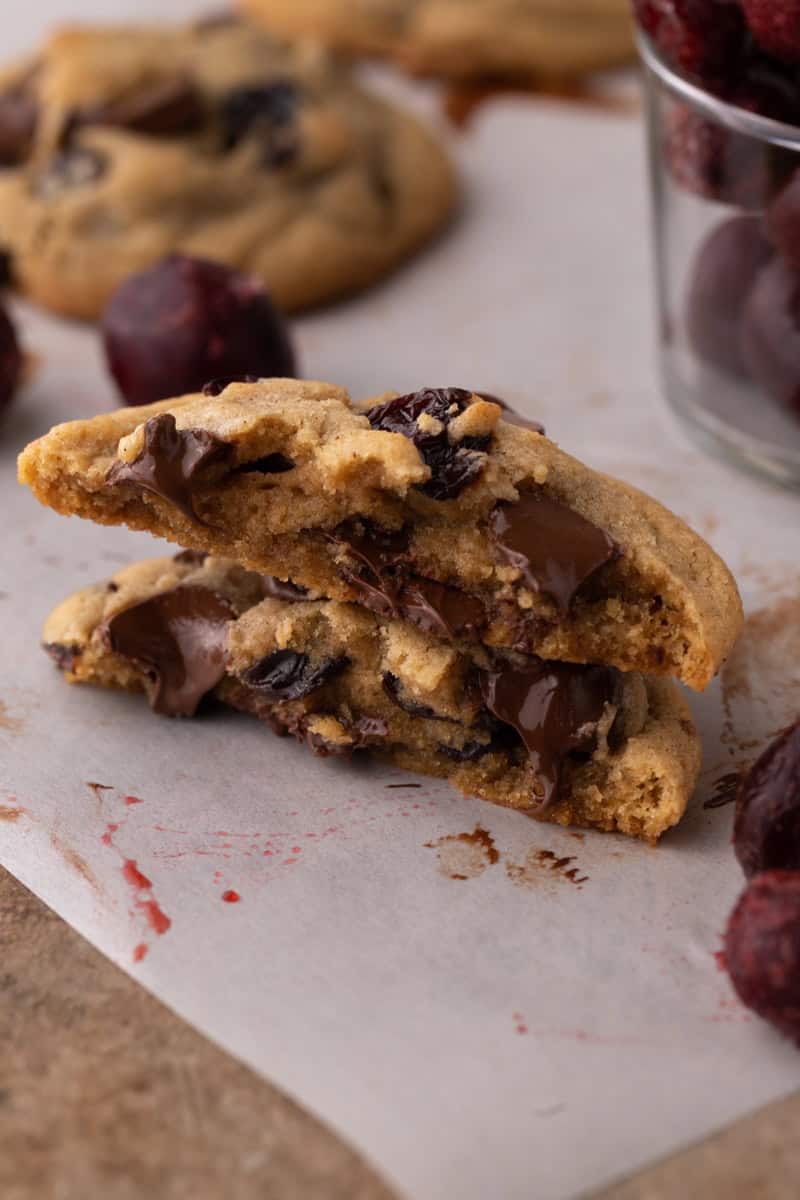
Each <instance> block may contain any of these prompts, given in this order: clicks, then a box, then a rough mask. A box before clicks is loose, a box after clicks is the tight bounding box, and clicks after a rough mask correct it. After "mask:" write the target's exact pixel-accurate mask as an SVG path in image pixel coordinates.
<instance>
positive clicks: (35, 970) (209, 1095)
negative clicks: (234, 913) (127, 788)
mask: <svg viewBox="0 0 800 1200" xmlns="http://www.w3.org/2000/svg"><path fill="white" fill-rule="evenodd" d="M0 1047H2V1050H0V1197H2V1200H142V1198H143V1197H152V1198H153V1200H223V1198H224V1200H256V1198H257V1200H301V1198H302V1200H309V1198H311V1197H313V1198H315V1200H316V1198H319V1200H391V1193H390V1192H389V1190H388V1189H387V1188H386V1187H385V1186H384V1185H383V1184H382V1183H381V1182H380V1181H379V1180H378V1178H377V1177H376V1175H375V1174H374V1173H373V1172H372V1171H371V1170H370V1169H369V1168H368V1167H367V1166H366V1165H365V1164H364V1163H363V1162H362V1161H360V1160H359V1159H358V1157H357V1156H356V1155H355V1154H354V1153H353V1152H352V1151H351V1150H350V1149H348V1148H347V1147H346V1146H345V1144H344V1143H343V1142H341V1141H339V1140H338V1138H336V1137H335V1136H334V1135H333V1134H332V1133H330V1132H329V1131H328V1130H327V1129H326V1128H325V1127H323V1126H322V1125H320V1124H319V1123H318V1122H317V1121H315V1120H314V1119H313V1118H312V1117H310V1116H308V1115H307V1114H306V1113H304V1112H303V1111H302V1110H301V1109H299V1108H298V1107H297V1106H296V1105H295V1104H293V1103H292V1102H291V1101H289V1100H287V1099H286V1098H285V1097H284V1096H283V1095H281V1093H280V1092H279V1091H277V1090H276V1089H275V1088H274V1087H272V1086H270V1084H268V1083H266V1082H264V1081H263V1080H261V1079H259V1078H258V1077H257V1076H256V1075H255V1074H253V1073H252V1072H251V1071H249V1070H248V1069H246V1068H245V1067H243V1066H241V1065H240V1064H239V1063H237V1062H236V1061H235V1060H234V1059H232V1058H230V1057H229V1056H228V1055H227V1054H224V1053H223V1052H222V1051H221V1050H219V1049H217V1048H216V1047H215V1046H213V1045H212V1044H211V1043H210V1042H208V1041H206V1039H205V1038H203V1037H201V1036H200V1034H198V1033H196V1032H195V1031H194V1030H192V1029H191V1028H190V1027H189V1026H188V1025H185V1024H184V1023H183V1022H182V1021H181V1020H179V1019H178V1018H177V1017H175V1016H173V1014H172V1013H170V1012H169V1011H168V1010H167V1009H166V1008H164V1007H163V1005H161V1004H160V1003H159V1002H158V1001H156V1000H154V999H153V997H152V996H150V995H149V994H148V993H147V992H145V991H144V990H143V989H142V988H140V987H139V986H138V985H137V984H136V983H135V982H134V981H133V980H131V979H129V978H128V976H126V975H124V974H123V973H122V972H121V971H120V970H118V969H117V968H116V967H115V966H113V964H112V963H110V962H109V961H108V960H106V959H105V958H103V956H102V955H101V954H100V953H99V952H98V951H96V950H94V949H93V948H92V947H91V946H90V945H89V944H88V943H87V942H85V941H84V940H83V939H82V938H81V937H80V936H79V935H78V934H77V933H75V931H74V930H72V929H70V928H68V927H67V926H66V925H65V924H64V923H63V922H62V921H61V920H60V919H59V918H58V917H57V916H56V915H55V914H54V913H52V912H51V911H50V910H49V909H47V908H46V907H45V906H44V905H43V904H41V903H40V902H39V901H38V900H36V899H35V897H33V896H32V895H31V893H30V892H28V891H27V890H26V889H25V888H23V887H22V886H21V885H20V884H19V883H17V881H16V880H14V879H12V877H11V876H10V875H8V874H6V872H4V871H3V870H2V869H1V868H0Z"/></svg>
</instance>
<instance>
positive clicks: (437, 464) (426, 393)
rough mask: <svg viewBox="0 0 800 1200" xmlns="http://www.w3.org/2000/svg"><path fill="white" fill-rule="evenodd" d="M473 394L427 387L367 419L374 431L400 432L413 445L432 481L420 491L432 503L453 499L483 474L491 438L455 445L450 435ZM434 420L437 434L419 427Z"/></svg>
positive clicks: (465, 440) (382, 406) (381, 407)
mask: <svg viewBox="0 0 800 1200" xmlns="http://www.w3.org/2000/svg"><path fill="white" fill-rule="evenodd" d="M471 399H472V393H471V392H466V391H464V389H463V388H424V389H423V390H422V391H419V392H412V393H411V394H409V395H407V396H398V397H397V398H396V399H394V400H389V401H387V403H386V404H380V405H378V406H377V407H376V408H371V409H370V410H369V411H368V412H367V413H366V416H367V418H368V420H369V423H370V425H371V426H372V428H373V429H380V430H383V431H384V432H385V433H400V434H402V435H403V437H407V438H408V439H409V440H410V441H412V442H413V443H414V445H415V446H416V448H417V450H419V452H420V455H421V456H422V458H423V460H424V461H425V463H426V465H427V466H428V467H430V469H431V478H430V479H429V480H428V482H427V483H423V484H421V485H420V488H419V490H420V491H422V492H424V494H425V495H426V496H430V497H431V498H432V499H433V500H453V499H455V497H456V496H459V495H460V494H461V492H462V491H463V490H464V488H465V487H466V486H467V485H468V484H470V483H472V481H473V479H475V478H477V476H478V475H479V474H480V473H481V471H482V470H483V468H484V465H485V459H484V458H483V456H482V454H481V453H479V452H480V451H484V450H486V447H487V446H488V445H489V442H490V440H491V439H490V438H489V437H468V438H462V440H461V441H460V442H458V443H456V444H455V445H454V444H452V443H451V442H450V440H449V438H448V436H447V429H448V426H449V425H450V422H451V421H453V420H455V418H456V417H458V416H460V415H461V413H463V411H464V409H465V408H468V407H469V403H470V401H471ZM423 414H425V415H427V416H429V417H432V418H433V419H434V420H436V421H438V422H439V423H440V424H441V425H442V429H441V430H440V431H439V432H438V433H428V432H426V431H425V430H424V429H420V427H419V418H420V417H421V416H422V415H423Z"/></svg>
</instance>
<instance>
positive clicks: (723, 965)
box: [714, 950, 728, 972]
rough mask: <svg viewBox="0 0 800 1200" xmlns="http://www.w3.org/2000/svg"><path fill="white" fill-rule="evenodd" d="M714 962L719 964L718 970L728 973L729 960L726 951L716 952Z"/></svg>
mask: <svg viewBox="0 0 800 1200" xmlns="http://www.w3.org/2000/svg"><path fill="white" fill-rule="evenodd" d="M714 962H715V963H716V964H717V970H718V971H725V972H727V970H728V960H727V958H726V957H725V951H724V950H716V951H715V952H714Z"/></svg>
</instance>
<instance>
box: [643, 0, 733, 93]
mask: <svg viewBox="0 0 800 1200" xmlns="http://www.w3.org/2000/svg"><path fill="white" fill-rule="evenodd" d="M633 8H634V12H635V14H636V17H637V19H638V21H639V24H640V25H641V26H642V28H643V29H644V30H645V32H646V33H648V34H649V35H650V37H651V38H652V39H653V41H654V42H655V44H656V45H657V46H658V48H659V50H660V51H661V53H662V54H663V55H664V57H665V58H666V59H667V61H668V62H669V63H670V64H671V65H672V66H673V67H675V68H676V70H678V71H679V72H680V73H681V74H682V75H686V76H687V77H688V78H689V79H691V80H694V81H695V82H697V83H702V84H704V85H706V86H707V87H709V88H711V90H712V91H720V90H724V88H725V86H726V85H727V83H728V82H730V81H735V80H736V79H737V77H738V76H739V74H740V69H739V60H740V56H741V55H742V53H743V52H744V50H745V46H746V39H745V24H744V20H743V18H742V14H741V12H740V11H739V9H738V7H737V6H736V5H735V4H731V3H730V2H729V0H633Z"/></svg>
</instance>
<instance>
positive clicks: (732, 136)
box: [664, 104, 774, 209]
mask: <svg viewBox="0 0 800 1200" xmlns="http://www.w3.org/2000/svg"><path fill="white" fill-rule="evenodd" d="M664 154H665V156H666V160H667V163H668V165H669V170H670V173H671V175H672V177H673V179H674V180H675V182H676V183H677V184H678V186H679V187H682V188H685V189H686V191H689V192H694V193H695V195H698V196H705V197H706V198H707V199H709V200H718V201H720V202H721V203H723V204H733V205H736V206H737V207H739V208H747V209H760V208H763V206H764V205H765V203H766V202H767V201H768V199H769V198H770V197H771V196H772V194H773V192H774V184H773V181H772V172H773V169H774V168H773V164H772V162H771V161H770V160H769V159H768V158H767V157H766V155H765V153H764V149H763V147H762V146H761V144H760V143H759V142H756V141H754V139H753V138H750V137H744V136H742V135H741V134H738V133H733V132H731V130H729V129H724V128H723V127H722V126H721V125H717V124H715V123H714V122H713V121H709V120H707V119H706V118H705V117H703V116H701V115H700V113H697V112H695V111H694V109H692V108H688V107H687V106H685V105H683V104H678V105H676V106H675V107H674V108H673V109H672V110H671V111H670V112H669V114H668V117H667V122H666V134H665V147H664Z"/></svg>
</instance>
